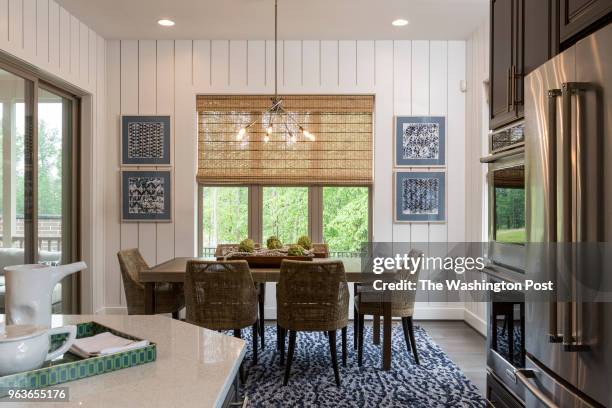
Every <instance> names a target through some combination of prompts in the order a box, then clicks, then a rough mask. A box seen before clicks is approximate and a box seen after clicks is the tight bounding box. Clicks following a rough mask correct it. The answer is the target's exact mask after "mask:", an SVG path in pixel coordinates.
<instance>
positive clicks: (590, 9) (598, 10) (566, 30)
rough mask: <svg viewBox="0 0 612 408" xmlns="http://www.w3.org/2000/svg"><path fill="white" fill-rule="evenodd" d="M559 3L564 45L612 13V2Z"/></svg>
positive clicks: (573, 0)
mask: <svg viewBox="0 0 612 408" xmlns="http://www.w3.org/2000/svg"><path fill="white" fill-rule="evenodd" d="M557 1H558V2H559V3H558V4H559V40H560V42H561V43H562V44H564V45H571V44H568V42H569V43H571V42H572V40H573V39H576V37H577V36H579V35H580V33H582V32H585V31H589V29H590V28H592V27H596V26H597V23H598V22H600V21H601V20H602V19H605V17H606V16H607V15H608V14H610V13H611V12H612V0H557Z"/></svg>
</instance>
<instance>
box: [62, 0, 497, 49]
mask: <svg viewBox="0 0 612 408" xmlns="http://www.w3.org/2000/svg"><path fill="white" fill-rule="evenodd" d="M57 2H58V3H59V4H60V5H61V6H63V7H64V8H66V9H67V10H68V11H70V12H71V13H72V14H74V15H75V16H76V17H78V18H79V19H80V20H81V21H83V22H85V23H86V24H87V25H89V26H90V27H91V28H93V29H94V30H96V31H97V32H98V33H99V34H101V35H102V36H103V37H105V38H108V39H271V38H274V30H273V23H274V17H273V11H274V1H273V0H217V1H212V0H57ZM488 5H489V0H279V6H278V8H279V12H278V14H279V38H280V39H303V40H308V39H314V40H316V39H338V40H342V39H430V40H436V39H440V40H450V39H465V38H467V36H468V35H469V34H470V33H471V32H472V31H474V30H475V29H476V27H477V26H478V25H479V24H480V23H481V22H482V21H483V20H484V19H485V18H486V17H487V14H488ZM162 18H168V19H171V20H174V21H175V22H176V25H175V26H174V27H169V28H164V27H160V26H159V25H158V24H157V20H159V19H162ZM398 18H404V19H407V20H408V21H409V22H410V24H409V25H407V26H405V27H393V26H392V25H391V21H393V20H395V19H398Z"/></svg>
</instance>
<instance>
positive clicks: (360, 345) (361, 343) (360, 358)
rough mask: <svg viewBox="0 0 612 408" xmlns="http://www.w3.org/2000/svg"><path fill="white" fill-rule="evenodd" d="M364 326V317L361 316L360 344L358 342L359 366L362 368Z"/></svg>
mask: <svg viewBox="0 0 612 408" xmlns="http://www.w3.org/2000/svg"><path fill="white" fill-rule="evenodd" d="M363 324H364V315H362V314H360V315H359V334H358V335H357V337H358V342H357V365H358V366H359V367H361V364H362V363H363Z"/></svg>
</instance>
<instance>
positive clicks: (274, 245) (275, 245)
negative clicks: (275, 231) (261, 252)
mask: <svg viewBox="0 0 612 408" xmlns="http://www.w3.org/2000/svg"><path fill="white" fill-rule="evenodd" d="M266 246H267V247H268V249H280V248H282V247H283V243H282V242H281V240H280V239H278V237H276V236H275V235H272V236H271V237H270V238H268V240H267V241H266Z"/></svg>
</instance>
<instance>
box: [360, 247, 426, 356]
mask: <svg viewBox="0 0 612 408" xmlns="http://www.w3.org/2000/svg"><path fill="white" fill-rule="evenodd" d="M408 256H409V257H410V258H413V259H416V258H418V257H420V256H422V252H421V251H418V250H411V251H410V253H409V254H408ZM419 272H420V263H419V267H418V268H417V269H416V270H414V271H410V270H408V269H401V270H398V271H396V272H395V274H394V276H393V278H392V281H395V282H401V281H412V282H418V280H419ZM385 281H386V282H389V281H390V279H389V278H387V279H385ZM368 289H370V290H368ZM415 297H416V290H401V291H400V290H394V291H392V292H391V293H383V292H374V291H372V290H371V286H370V287H369V286H367V285H360V286H357V292H356V293H355V298H354V303H355V313H356V315H355V317H354V319H358V324H357V327H358V333H357V364H358V366H359V367H361V365H362V362H363V326H364V320H365V319H364V317H365V316H366V315H368V316H370V315H371V316H379V317H382V316H383V308H384V304H385V302H389V301H390V302H391V317H400V318H401V319H402V329H403V331H404V340H405V341H406V347H407V349H408V353H410V350H411V349H412V354H413V355H414V360H415V362H416V363H417V364H418V365H420V362H419V354H418V351H417V346H416V341H415V338H414V325H413V321H412V316H413V314H414V301H415Z"/></svg>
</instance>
